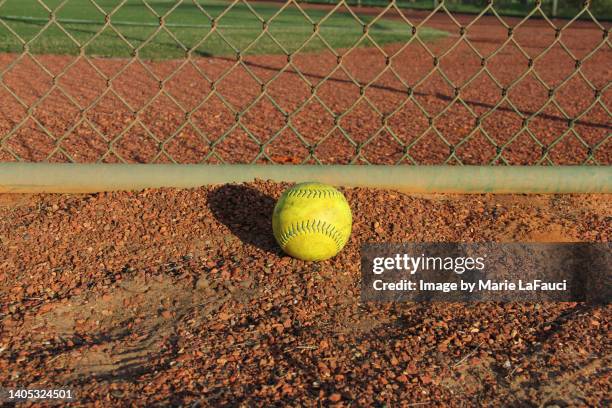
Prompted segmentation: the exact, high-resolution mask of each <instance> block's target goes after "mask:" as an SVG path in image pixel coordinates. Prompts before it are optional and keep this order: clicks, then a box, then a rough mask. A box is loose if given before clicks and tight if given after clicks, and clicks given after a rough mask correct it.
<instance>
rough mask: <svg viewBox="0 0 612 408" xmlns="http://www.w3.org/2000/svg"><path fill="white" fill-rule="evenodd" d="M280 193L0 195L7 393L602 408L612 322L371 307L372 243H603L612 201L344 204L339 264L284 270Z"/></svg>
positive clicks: (451, 308) (585, 314)
mask: <svg viewBox="0 0 612 408" xmlns="http://www.w3.org/2000/svg"><path fill="white" fill-rule="evenodd" d="M285 187H286V185H280V184H275V183H270V182H256V183H252V184H244V185H223V186H218V187H211V188H199V189H192V190H173V189H161V190H148V191H143V192H140V193H129V192H125V193H107V194H93V195H84V196H74V195H36V196H8V195H3V196H0V202H1V205H0V247H1V249H2V250H1V251H0V300H1V301H0V305H1V306H0V328H1V331H0V383H1V384H3V386H4V387H17V386H26V385H27V386H28V387H30V388H33V387H36V388H50V387H52V386H58V385H62V386H65V387H71V388H73V389H74V392H75V394H76V395H77V399H78V402H79V404H80V405H86V406H102V405H108V404H113V405H125V404H127V401H129V403H132V404H135V405H149V406H150V405H153V404H162V405H168V404H172V405H181V406H220V405H228V404H229V405H239V404H242V405H245V406H251V405H266V406H270V405H274V404H278V405H285V404H291V405H295V404H298V405H305V406H314V405H329V404H332V403H337V404H339V405H340V406H342V405H358V406H372V405H374V406H383V405H385V404H386V405H393V406H394V405H399V404H401V403H406V402H411V403H422V404H423V405H428V404H429V405H440V404H443V405H448V406H466V405H475V404H484V405H494V406H500V405H504V406H508V405H509V406H554V405H557V406H566V405H570V406H576V405H580V406H582V405H588V406H602V405H605V401H606V399H607V398H609V396H610V381H609V366H610V333H611V331H610V307H609V306H590V305H586V304H581V303H537V304H534V303H507V304H501V303H476V304H458V303H457V304H456V303H450V304H448V303H401V304H376V303H360V301H359V282H360V272H359V269H360V266H359V248H360V245H361V244H363V243H365V242H402V241H404V242H407V241H461V242H474V241H543V242H559V241H593V242H608V240H609V238H610V233H611V231H612V229H611V227H610V225H611V223H610V213H611V204H610V203H611V202H612V201H611V200H610V196H609V195H550V196H542V195H534V196H526V195H495V196H494V195H469V196H467V195H433V196H424V195H406V194H402V193H395V192H385V191H377V190H366V189H345V190H344V192H345V194H346V196H347V199H348V201H349V203H350V205H351V208H352V211H353V214H354V232H353V235H352V237H351V240H350V242H349V243H348V245H347V247H346V248H345V249H344V250H343V251H342V252H341V253H340V254H339V255H338V256H337V257H335V258H333V259H332V260H329V261H325V262H321V263H306V262H302V261H298V260H294V259H292V258H289V257H287V256H285V255H283V254H282V253H281V252H280V250H279V248H278V247H277V246H276V244H275V242H274V238H273V236H272V233H271V224H270V216H271V212H272V208H273V205H274V202H275V200H276V199H277V198H278V197H279V196H280V193H281V192H282V190H283V188H285Z"/></svg>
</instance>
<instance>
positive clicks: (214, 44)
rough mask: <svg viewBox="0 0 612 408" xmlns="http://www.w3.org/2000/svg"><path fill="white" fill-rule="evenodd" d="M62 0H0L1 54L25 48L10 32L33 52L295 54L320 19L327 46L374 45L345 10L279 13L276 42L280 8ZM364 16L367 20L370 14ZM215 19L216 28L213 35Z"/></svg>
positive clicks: (316, 45) (393, 24)
mask: <svg viewBox="0 0 612 408" xmlns="http://www.w3.org/2000/svg"><path fill="white" fill-rule="evenodd" d="M61 3H62V1H61V0H47V1H46V2H45V4H46V5H47V6H48V7H49V10H46V9H45V8H44V7H43V6H41V4H40V3H39V2H38V1H36V0H6V1H4V2H3V1H2V0H0V52H20V51H22V50H23V44H22V42H21V41H20V40H19V39H18V38H17V37H16V36H15V35H14V34H13V33H11V30H12V31H14V32H15V33H16V34H18V35H19V36H20V37H21V38H22V39H23V41H25V42H27V44H28V48H29V49H30V51H31V52H33V53H44V54H73V55H74V54H78V53H79V46H80V45H84V49H85V53H86V54H87V55H96V56H105V57H129V56H130V55H132V52H133V50H134V49H138V53H139V55H140V56H141V57H142V58H145V59H155V60H158V59H168V58H180V57H184V56H185V52H186V51H187V50H193V54H194V55H198V56H210V55H235V54H236V52H237V51H238V50H241V51H244V53H245V55H252V54H284V53H286V52H290V53H292V52H295V51H296V50H297V49H299V48H300V47H301V46H302V45H303V44H304V43H305V42H307V41H308V39H309V38H310V37H311V35H312V33H313V24H312V22H319V21H321V24H320V32H321V35H322V37H323V38H324V39H325V41H326V42H327V43H328V44H329V45H330V46H331V47H332V48H345V47H350V46H352V45H354V44H357V45H358V46H371V45H372V44H371V42H370V41H369V40H368V39H364V40H362V41H359V40H360V38H361V36H362V34H363V26H362V24H361V23H359V22H358V21H357V20H356V19H355V18H354V17H353V16H351V15H350V14H347V13H334V15H332V16H331V17H329V18H328V19H325V20H322V19H323V18H324V16H325V15H326V13H325V12H324V11H320V10H308V11H307V16H305V15H304V14H302V13H301V12H300V11H299V10H298V9H296V8H295V7H291V8H288V9H286V10H283V12H282V13H280V14H279V15H277V16H276V17H274V18H273V19H272V21H271V22H270V23H269V24H268V26H269V29H268V31H269V33H270V34H271V35H272V36H273V37H274V38H275V39H276V41H277V42H278V44H277V43H276V42H275V41H274V40H273V39H272V38H270V36H268V35H265V34H264V35H263V36H261V35H262V32H263V30H262V26H263V21H267V20H270V19H271V18H272V17H273V16H274V15H275V13H277V12H278V10H279V7H280V5H274V4H261V3H252V4H249V5H245V4H242V3H239V4H236V5H235V6H233V7H231V8H230V9H229V10H227V11H226V9H227V7H228V5H229V4H231V2H220V1H199V2H192V1H189V2H187V1H183V2H181V3H180V4H179V5H178V7H176V8H174V9H173V7H174V6H175V4H176V3H177V2H176V1H175V0H166V1H149V2H147V4H149V5H150V8H148V7H147V6H145V5H144V4H143V2H141V1H140V0H129V1H127V2H125V4H123V5H122V6H121V7H119V8H118V9H117V10H115V8H116V7H117V6H118V5H120V4H121V3H122V2H121V1H117V0H114V1H113V0H101V1H97V2H96V4H97V5H98V7H96V6H95V5H93V4H92V2H91V1H89V0H70V1H68V2H67V3H66V4H65V5H64V6H63V7H59V8H58V6H59V5H61ZM194 3H195V4H194ZM50 10H54V11H55V14H56V19H57V20H58V21H59V23H60V25H61V28H63V29H64V30H65V32H63V31H62V29H61V28H60V27H59V26H58V25H56V24H54V23H49V13H50ZM113 10H115V11H113ZM105 13H109V14H112V16H111V22H112V24H113V27H114V29H113V28H112V27H106V28H104V18H105V17H104V14H105ZM156 14H157V15H156ZM207 14H208V15H207ZM159 16H165V22H166V25H165V27H166V28H165V29H160V25H159ZM361 18H362V21H363V22H364V23H367V22H368V21H371V19H372V17H371V16H363V17H361ZM212 19H215V23H216V25H217V27H218V28H217V30H215V31H213V32H212V33H211V28H212V22H211V20H212ZM309 19H310V20H311V21H312V22H311V21H310V20H309ZM9 28H10V30H9ZM43 29H44V31H43ZM41 31H42V32H41ZM369 32H370V35H371V37H372V38H373V39H374V40H375V41H376V42H377V43H378V44H379V45H383V44H388V43H394V42H405V41H406V40H407V39H408V38H410V36H411V35H412V34H411V27H410V26H409V25H408V24H407V23H404V22H402V21H392V20H388V19H386V20H379V21H377V22H376V23H375V24H373V25H372V26H371V28H370V31H369ZM68 34H69V35H70V36H71V37H72V39H71V38H69V36H68ZM208 34H210V35H209V36H208V38H207V39H206V40H204V41H203V42H201V40H202V39H203V38H204V37H206V36H207V35H208ZM418 35H419V36H420V38H422V39H424V40H430V39H432V38H435V37H440V36H444V35H446V34H445V33H444V32H442V31H436V30H433V29H423V30H422V31H420V32H419V34H418ZM260 36H261V37H260ZM258 37H260V38H259V39H258ZM255 40H257V41H256V42H255V43H254V44H252V43H253V41H255ZM251 44H252V45H251ZM325 47H326V45H325V43H324V42H323V41H322V40H320V39H319V38H316V37H315V38H313V39H312V40H311V41H309V42H308V43H307V44H306V46H305V47H304V48H303V50H304V51H318V50H321V49H324V48H325Z"/></svg>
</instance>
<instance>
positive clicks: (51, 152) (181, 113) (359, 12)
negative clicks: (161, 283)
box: [0, 0, 612, 165]
mask: <svg viewBox="0 0 612 408" xmlns="http://www.w3.org/2000/svg"><path fill="white" fill-rule="evenodd" d="M351 3H352V2H351ZM436 3H437V5H436V6H435V7H434V8H433V9H432V10H427V11H418V12H417V11H407V10H405V9H403V8H401V7H400V6H399V5H398V3H397V2H395V1H391V2H388V3H385V5H384V6H383V7H374V8H366V7H359V8H354V7H353V6H351V5H349V4H347V2H345V1H339V2H335V4H332V5H311V4H304V3H302V2H297V1H287V2H284V3H280V2H279V3H265V4H263V5H262V3H260V2H251V1H228V2H218V1H217V2H213V1H166V2H159V1H148V0H140V1H128V0H121V1H94V0H63V1H43V0H31V1H29V2H28V1H24V2H17V3H16V2H14V1H11V0H0V42H4V45H2V44H1V43H0V48H1V51H2V54H0V161H1V162H11V161H25V162H42V161H45V162H87V163H91V162H98V163H105V162H123V163H136V162H140V163H167V162H169V163H294V164H298V163H318V164H326V163H334V164H340V163H342V164H349V163H350V164H479V165H488V164H490V165H511V164H528V165H558V164H586V165H609V164H610V162H611V158H612V147H611V144H612V143H611V132H610V129H611V125H610V124H611V121H610V118H611V114H610V109H609V106H610V101H611V98H612V90H611V89H610V82H611V81H610V79H611V69H610V67H611V66H612V59H611V58H610V55H611V54H610V51H611V46H610V40H609V23H607V22H606V21H599V19H598V17H597V15H595V13H594V12H592V10H591V4H590V2H588V1H587V2H584V3H583V4H582V5H581V8H580V9H579V11H578V12H577V13H576V15H575V16H574V17H573V18H571V19H564V20H556V19H551V18H549V17H548V16H547V14H546V11H545V10H544V9H543V6H542V4H541V2H535V3H534V6H533V8H531V10H529V11H528V12H527V13H526V15H525V16H524V17H507V16H503V15H501V14H500V13H499V12H498V11H497V8H496V2H495V1H488V2H485V3H484V5H483V6H482V7H481V8H480V11H479V13H478V14H476V15H470V16H466V15H461V14H457V13H454V12H451V11H450V10H449V7H448V5H447V3H448V2H445V1H438V2H436ZM26 5H27V7H26ZM85 6H87V10H89V11H87V12H86V13H85V12H83V13H80V14H79V13H77V12H70V10H73V11H74V10H76V8H75V7H80V8H82V9H83V10H84V7H85ZM71 7H72V9H71ZM20 11H22V13H21V14H19V12H20ZM128 11H130V13H131V14H130V13H128ZM27 12H29V14H27V15H26V13H27ZM187 13H188V14H187ZM141 15H146V16H147V18H146V19H139V18H134V17H138V16H141ZM126 16H127V17H130V16H131V17H132V20H131V21H130V20H128V19H126ZM245 33H247V34H248V35H246V34H245Z"/></svg>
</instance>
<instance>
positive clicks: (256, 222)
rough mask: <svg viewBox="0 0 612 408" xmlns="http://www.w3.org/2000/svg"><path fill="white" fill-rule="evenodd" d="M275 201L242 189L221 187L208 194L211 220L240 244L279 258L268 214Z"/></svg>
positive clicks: (269, 214)
mask: <svg viewBox="0 0 612 408" xmlns="http://www.w3.org/2000/svg"><path fill="white" fill-rule="evenodd" d="M275 204H276V201H275V200H274V199H273V198H272V197H270V196H268V195H266V194H263V193H262V192H260V191H258V190H256V189H254V188H252V187H248V186H244V185H231V184H228V185H223V186H220V187H218V188H216V189H214V190H213V191H211V192H210V193H209V194H208V205H209V206H210V209H211V211H212V213H213V215H214V217H215V218H216V219H217V221H219V222H220V223H222V224H223V225H225V226H226V227H228V228H229V229H230V231H231V232H232V234H234V235H235V236H237V237H238V238H239V239H240V240H241V241H242V242H244V243H246V244H251V245H254V246H256V247H258V248H260V249H262V250H264V251H266V252H270V253H274V254H280V253H281V250H280V248H279V247H278V245H277V244H276V241H275V240H274V235H272V211H273V210H274V205H275Z"/></svg>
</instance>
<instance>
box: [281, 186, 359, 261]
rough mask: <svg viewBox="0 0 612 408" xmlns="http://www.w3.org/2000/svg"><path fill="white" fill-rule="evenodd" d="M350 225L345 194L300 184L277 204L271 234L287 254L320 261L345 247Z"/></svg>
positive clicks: (327, 188) (291, 189) (327, 187)
mask: <svg viewBox="0 0 612 408" xmlns="http://www.w3.org/2000/svg"><path fill="white" fill-rule="evenodd" d="M352 222H353V217H352V215H351V208H350V207H349V205H348V202H347V201H346V198H345V197H344V194H342V193H341V192H340V191H338V190H336V189H335V188H333V187H331V186H327V185H325V184H320V183H302V184H297V185H296V186H294V187H292V188H290V189H287V190H286V191H285V192H284V193H283V195H282V196H281V198H280V199H279V200H278V202H277V203H276V207H274V213H273V214H272V231H273V232H274V238H276V242H278V244H279V245H280V247H281V248H282V249H283V251H285V252H286V253H287V254H289V255H291V256H293V257H295V258H299V259H303V260H305V261H322V260H324V259H329V258H331V257H332V256H334V255H336V254H337V253H338V252H340V250H341V249H342V248H343V247H344V245H345V244H346V242H347V241H348V239H349V236H350V235H351V225H352Z"/></svg>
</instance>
